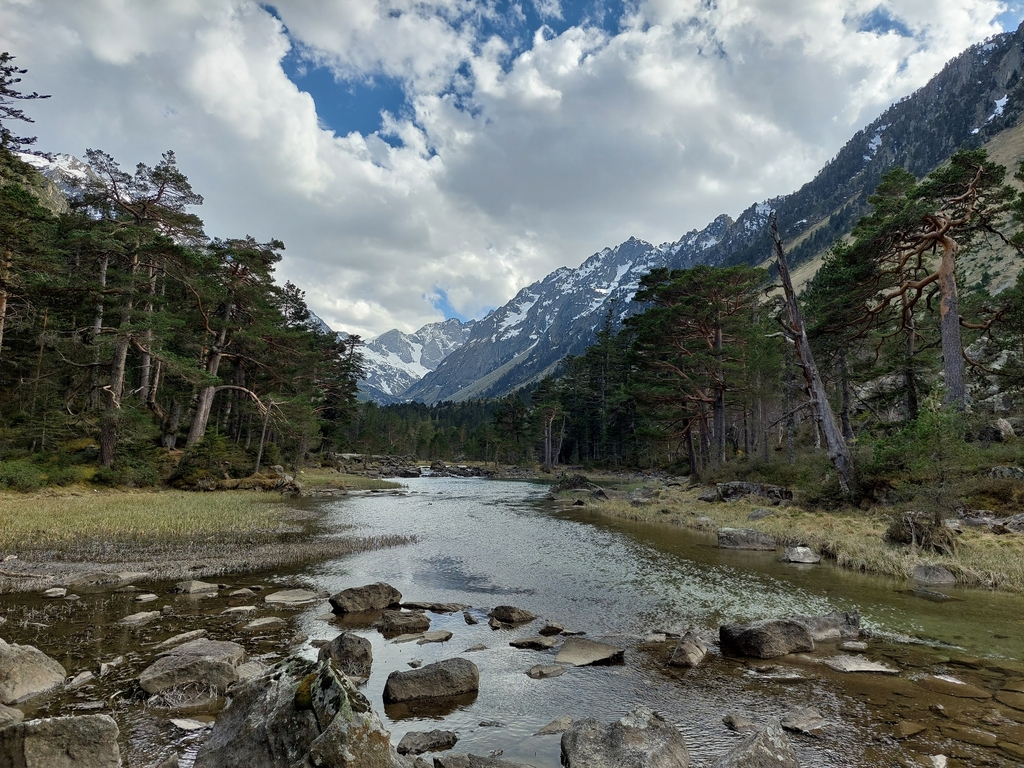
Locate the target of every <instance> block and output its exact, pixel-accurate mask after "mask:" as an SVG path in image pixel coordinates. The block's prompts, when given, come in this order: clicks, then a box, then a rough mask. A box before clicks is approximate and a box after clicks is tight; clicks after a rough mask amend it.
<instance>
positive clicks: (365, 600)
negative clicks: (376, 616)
mask: <svg viewBox="0 0 1024 768" xmlns="http://www.w3.org/2000/svg"><path fill="white" fill-rule="evenodd" d="M401 602H402V593H401V592H399V591H398V590H397V589H395V588H394V587H392V586H391V585H390V584H385V583H384V582H383V581H378V582H377V583H376V584H367V585H366V586H362V587H349V588H348V589H343V590H341V592H338V593H337V594H336V595H332V596H331V599H330V603H331V610H332V611H334V612H335V613H339V614H345V613H365V612H366V611H383V610H384V609H385V608H397V607H398V606H399V605H400V604H401Z"/></svg>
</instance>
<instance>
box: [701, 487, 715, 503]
mask: <svg viewBox="0 0 1024 768" xmlns="http://www.w3.org/2000/svg"><path fill="white" fill-rule="evenodd" d="M697 501H706V502H708V503H709V504H711V503H713V502H716V501H721V499H719V498H718V489H717V488H706V489H705V490H703V491H701V492H700V493H699V494H697Z"/></svg>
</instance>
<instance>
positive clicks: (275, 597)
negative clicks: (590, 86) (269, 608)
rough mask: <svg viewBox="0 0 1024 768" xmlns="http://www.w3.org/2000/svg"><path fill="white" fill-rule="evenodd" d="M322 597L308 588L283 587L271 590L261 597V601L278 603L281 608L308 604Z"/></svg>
mask: <svg viewBox="0 0 1024 768" xmlns="http://www.w3.org/2000/svg"><path fill="white" fill-rule="evenodd" d="M320 599H322V596H321V595H319V594H317V593H316V592H313V591H311V590H308V589H284V590H281V591H280V592H271V593H270V594H269V595H266V596H265V597H264V598H263V602H265V603H269V604H270V605H278V606H281V607H282V608H291V607H297V606H301V605H309V604H310V603H312V602H315V601H317V600H320Z"/></svg>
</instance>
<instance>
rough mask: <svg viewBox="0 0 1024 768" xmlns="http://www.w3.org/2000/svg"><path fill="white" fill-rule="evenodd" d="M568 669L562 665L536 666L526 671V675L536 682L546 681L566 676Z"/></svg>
mask: <svg viewBox="0 0 1024 768" xmlns="http://www.w3.org/2000/svg"><path fill="white" fill-rule="evenodd" d="M566 669H567V667H565V666H564V665H562V664H535V665H534V666H532V667H530V668H529V669H528V670H527V671H526V674H527V675H528V676H529V677H532V678H533V679H534V680H545V679H547V678H549V677H559V676H561V675H564V674H565V670H566Z"/></svg>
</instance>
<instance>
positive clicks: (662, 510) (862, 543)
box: [560, 479, 1024, 592]
mask: <svg viewBox="0 0 1024 768" xmlns="http://www.w3.org/2000/svg"><path fill="white" fill-rule="evenodd" d="M599 480H600V479H599ZM700 490H702V489H696V488H695V489H686V488H684V487H682V486H661V487H656V488H654V489H653V496H652V497H651V498H650V499H649V500H646V501H644V502H639V503H634V502H631V501H630V500H629V499H628V498H627V492H626V491H624V490H622V489H621V488H620V489H615V488H611V489H610V490H609V491H608V495H609V497H610V498H609V499H608V500H601V499H594V498H591V497H589V494H587V493H585V492H569V493H564V494H560V495H561V496H562V497H563V498H566V499H569V498H575V497H580V498H583V499H584V500H585V503H586V505H587V506H588V507H590V508H592V509H594V510H596V511H598V512H599V513H601V514H604V515H609V516H612V517H618V518H623V519H627V520H638V521H643V522H652V523H659V524H667V525H677V526H683V527H687V528H692V529H695V530H708V531H713V530H715V529H716V528H719V527H731V528H753V529H755V530H759V531H764V532H765V533H770V534H772V535H773V536H775V537H776V540H777V541H778V542H779V544H780V545H784V546H795V545H803V546H808V547H810V548H812V549H814V550H815V551H816V552H819V553H820V554H822V555H823V556H825V557H828V558H831V559H833V560H835V561H836V563H837V564H839V565H840V566H842V567H844V568H852V569H854V570H860V571H865V572H868V573H876V574H880V575H883V576H890V577H893V578H897V579H904V578H909V577H910V573H911V571H912V570H913V569H914V566H916V565H919V564H921V563H927V564H931V565H942V566H944V567H946V568H948V569H949V570H950V571H951V572H952V573H953V575H954V576H956V578H957V581H958V583H959V584H961V585H963V586H972V587H986V588H991V589H1000V590H1006V591H1011V592H1024V535H1019V534H1008V535H1003V536H998V535H996V534H994V533H991V532H989V531H988V530H987V529H981V528H977V529H974V528H965V529H964V531H963V532H962V533H961V534H960V535H958V536H957V549H956V552H955V553H954V554H937V553H934V552H922V551H920V550H916V551H915V550H912V549H911V548H910V547H907V546H894V545H892V544H889V543H888V542H886V541H885V538H884V536H885V532H886V529H887V528H888V527H889V524H890V522H891V516H890V515H891V513H888V512H871V511H868V512H865V511H861V510H855V509H849V510H843V511H835V512H833V511H827V512H812V511H807V510H805V509H802V508H800V507H799V506H789V507H771V510H772V514H771V516H769V517H765V518H762V519H760V520H750V519H749V516H750V513H751V512H752V511H753V510H754V509H757V508H760V507H765V504H764V503H763V502H762V503H757V501H756V500H755V499H754V497H751V499H752V501H749V502H748V501H735V502H729V503H708V502H703V501H699V500H698V499H697V495H698V494H699V493H700Z"/></svg>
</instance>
